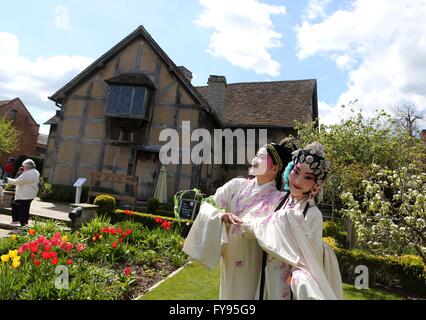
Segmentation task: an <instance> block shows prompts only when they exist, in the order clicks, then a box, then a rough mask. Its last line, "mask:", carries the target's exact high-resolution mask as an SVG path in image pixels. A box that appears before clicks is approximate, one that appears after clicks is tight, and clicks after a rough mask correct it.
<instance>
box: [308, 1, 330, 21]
mask: <svg viewBox="0 0 426 320" xmlns="http://www.w3.org/2000/svg"><path fill="white" fill-rule="evenodd" d="M331 1H332V0H309V2H308V5H307V6H306V9H305V13H304V18H305V19H307V20H314V19H316V18H318V17H325V15H326V13H325V9H326V7H327V5H328V4H329V3H330V2H331Z"/></svg>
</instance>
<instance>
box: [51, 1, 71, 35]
mask: <svg viewBox="0 0 426 320" xmlns="http://www.w3.org/2000/svg"><path fill="white" fill-rule="evenodd" d="M53 14H54V15H55V19H54V20H53V25H54V26H55V28H56V29H59V30H70V29H71V27H70V14H69V10H68V7H67V6H66V5H63V4H62V5H59V6H56V7H55V9H54V10H53Z"/></svg>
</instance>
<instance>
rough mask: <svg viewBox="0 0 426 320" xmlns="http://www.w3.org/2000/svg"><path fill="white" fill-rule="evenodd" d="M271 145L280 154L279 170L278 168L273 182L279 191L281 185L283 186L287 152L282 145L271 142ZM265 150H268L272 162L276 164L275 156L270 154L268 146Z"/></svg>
mask: <svg viewBox="0 0 426 320" xmlns="http://www.w3.org/2000/svg"><path fill="white" fill-rule="evenodd" d="M272 145H273V147H274V148H275V150H277V152H278V155H279V156H280V158H281V161H282V162H283V165H282V168H281V170H279V171H278V172H277V175H276V176H275V182H276V185H277V189H278V190H279V191H282V187H283V172H284V170H285V168H286V167H287V163H288V161H287V158H288V157H287V152H286V150H285V149H284V148H283V147H281V146H279V145H276V144H272ZM266 151H267V152H268V155H269V156H270V157H271V159H272V163H273V164H274V165H278V164H277V163H276V161H275V158H274V156H273V155H272V153H271V151H270V150H269V149H268V148H266ZM290 155H291V153H290Z"/></svg>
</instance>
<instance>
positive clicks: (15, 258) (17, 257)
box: [13, 256, 21, 261]
mask: <svg viewBox="0 0 426 320" xmlns="http://www.w3.org/2000/svg"><path fill="white" fill-rule="evenodd" d="M13 261H21V256H16V257H14V258H13Z"/></svg>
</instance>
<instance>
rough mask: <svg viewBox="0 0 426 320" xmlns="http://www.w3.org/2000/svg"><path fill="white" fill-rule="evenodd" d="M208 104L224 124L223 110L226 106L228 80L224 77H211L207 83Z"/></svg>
mask: <svg viewBox="0 0 426 320" xmlns="http://www.w3.org/2000/svg"><path fill="white" fill-rule="evenodd" d="M207 84H208V85H209V86H208V90H207V102H208V103H209V105H210V106H211V107H212V108H213V109H214V111H215V112H216V114H217V115H218V117H219V119H220V120H221V121H222V123H223V108H224V105H225V93H226V78H225V77H224V76H216V75H210V76H209V81H207Z"/></svg>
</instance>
